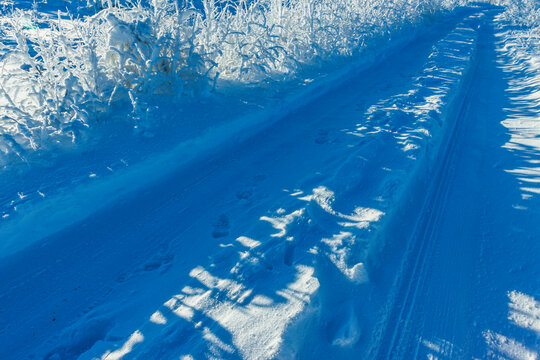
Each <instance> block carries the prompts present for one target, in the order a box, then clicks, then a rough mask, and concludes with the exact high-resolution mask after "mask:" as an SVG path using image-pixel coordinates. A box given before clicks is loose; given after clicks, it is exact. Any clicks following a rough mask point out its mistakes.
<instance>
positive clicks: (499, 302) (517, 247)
mask: <svg viewBox="0 0 540 360" xmlns="http://www.w3.org/2000/svg"><path fill="white" fill-rule="evenodd" d="M499 13H500V9H498V8H494V7H490V6H487V5H485V6H471V7H470V8H469V9H465V10H462V11H460V12H458V13H456V14H455V15H454V16H452V17H449V18H448V19H447V20H446V21H445V22H444V23H436V24H434V25H432V26H431V27H429V28H428V31H426V32H425V33H423V34H421V35H418V37H417V38H415V39H414V41H412V42H410V43H409V44H407V45H406V46H404V47H402V48H401V49H399V50H397V51H394V52H392V53H389V54H388V55H387V56H386V57H385V58H383V59H382V61H380V62H378V63H376V64H374V65H373V66H371V67H370V68H369V69H367V70H365V71H362V72H360V73H359V74H356V75H355V76H354V77H353V78H351V79H350V81H348V82H346V83H345V84H342V85H340V86H339V87H336V88H335V89H334V90H333V91H332V92H330V93H327V94H325V95H324V96H323V97H320V98H318V99H316V100H315V101H313V102H310V103H309V104H307V105H306V106H303V107H301V108H299V109H297V110H295V111H293V112H292V113H290V114H288V115H286V116H283V117H282V118H280V119H279V120H277V121H276V122H275V123H273V124H272V125H271V126H269V127H266V128H265V129H263V130H261V131H260V132H258V133H256V134H254V135H252V136H249V137H247V138H246V137H244V136H241V135H240V136H238V139H239V140H238V141H234V139H233V141H231V142H230V143H227V144H221V145H220V148H219V152H216V153H211V152H210V153H208V152H205V155H204V156H201V158H200V159H198V160H197V161H192V162H190V163H187V164H182V166H178V167H175V164H170V163H169V164H168V166H169V167H170V171H164V172H163V174H164V175H163V176H161V177H160V178H159V179H158V180H155V181H153V182H151V183H149V184H148V185H146V186H144V187H143V188H142V189H138V190H137V191H135V192H129V193H127V194H125V195H123V196H122V197H121V198H120V199H119V200H117V201H115V202H114V203H113V204H111V205H107V206H106V207H105V208H102V209H100V210H98V211H96V212H94V213H93V214H92V215H91V216H89V217H88V218H86V219H84V220H82V221H80V222H77V223H75V224H73V225H70V226H69V227H67V228H64V229H61V230H60V231H57V232H55V233H54V234H52V235H51V236H48V237H47V238H45V239H42V240H39V241H36V242H34V243H33V244H31V245H30V246H28V247H27V248H25V249H23V250H20V251H18V252H16V253H14V254H11V255H10V256H8V257H6V258H4V259H2V263H1V264H0V319H1V325H0V358H1V359H24V358H32V357H33V358H39V359H41V358H45V359H76V358H79V359H95V358H97V359H108V360H111V359H121V358H124V359H132V358H133V359H134V358H137V359H179V358H180V359H190V358H194V359H199V358H226V359H236V358H247V359H267V358H283V359H289V358H301V359H313V358H321V359H330V358H332V359H334V358H335V359H339V358H343V359H351V358H368V359H383V358H388V359H413V358H426V357H428V358H430V359H454V358H509V359H537V358H538V356H539V355H538V354H539V348H540V310H539V309H540V303H539V299H540V263H539V262H538V256H539V254H540V228H539V227H538V225H537V223H538V219H540V200H539V196H540V195H539V193H540V190H539V189H538V179H539V170H538V166H539V165H538V163H539V161H540V142H539V139H540V137H539V135H540V120H539V116H538V114H539V111H540V109H539V107H540V103H539V101H538V100H539V97H538V93H539V86H540V85H538V84H539V83H538V79H540V67H537V68H534V67H533V66H532V65H531V64H530V63H529V62H527V59H519V58H516V57H515V56H510V55H509V53H508V51H507V48H508V46H509V44H510V45H511V42H509V41H510V40H511V39H510V40H508V39H507V37H505V34H506V33H505V31H506V29H505V24H504V23H503V22H502V21H501V20H500V19H499V18H498V17H497V16H498V14H499ZM533 65H534V64H533ZM531 94H532V95H531ZM126 187H131V186H130V185H129V184H126ZM62 196H63V197H64V198H65V197H66V196H69V193H68V194H67V195H66V194H63V195H62ZM96 196H97V195H96ZM76 200H79V201H84V199H82V200H81V199H80V198H77V199H76ZM76 200H74V201H76ZM88 201H89V202H90V203H91V199H88ZM79 206H80V204H79ZM51 216H54V214H52V215H51ZM45 223H46V222H45ZM23 224H24V223H23ZM1 230H2V229H0V231H1ZM21 231H24V232H28V231H29V229H28V228H26V229H22V230H21ZM40 231H41V230H40Z"/></svg>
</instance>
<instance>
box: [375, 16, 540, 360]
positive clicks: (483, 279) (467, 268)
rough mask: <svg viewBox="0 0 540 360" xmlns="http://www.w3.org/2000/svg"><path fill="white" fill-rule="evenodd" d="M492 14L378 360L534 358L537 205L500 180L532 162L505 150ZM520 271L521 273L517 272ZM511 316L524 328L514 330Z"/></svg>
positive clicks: (504, 86) (504, 89)
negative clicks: (519, 165)
mask: <svg viewBox="0 0 540 360" xmlns="http://www.w3.org/2000/svg"><path fill="white" fill-rule="evenodd" d="M498 13H499V11H498V10H497V9H493V10H491V11H488V12H487V15H486V19H484V21H483V22H482V26H481V28H480V37H479V47H478V55H477V60H476V61H477V66H476V68H475V70H474V72H473V74H472V78H471V80H470V86H469V89H468V91H467V93H466V96H465V98H464V103H463V105H462V108H461V111H460V112H459V113H458V117H457V125H456V129H455V130H454V132H453V134H452V137H451V138H450V140H449V145H448V148H447V150H446V152H445V154H444V157H443V158H442V159H441V162H440V164H439V166H440V169H439V170H438V173H437V175H436V177H435V178H434V179H433V182H432V183H431V184H430V187H429V190H428V193H427V194H428V195H427V197H426V200H425V203H424V205H423V206H422V208H421V211H420V212H419V213H418V215H417V222H416V226H415V228H414V231H413V233H412V235H411V237H410V239H409V242H410V245H409V248H408V250H407V253H406V257H405V258H404V262H403V264H402V267H401V270H400V273H399V274H398V277H397V278H396V279H397V280H396V284H395V286H394V294H393V296H392V297H391V299H390V300H389V301H390V306H389V308H390V309H391V310H390V311H389V312H388V313H387V315H386V316H387V318H386V319H387V320H386V322H385V323H384V325H383V327H384V328H385V331H384V337H383V338H382V340H381V341H380V342H379V343H378V344H377V347H376V348H377V351H376V352H375V353H376V354H377V355H375V358H377V359H426V358H427V359H461V358H464V359H465V358H471V357H472V358H497V359H500V358H504V359H525V358H527V359H536V358H537V357H538V352H537V351H538V349H539V348H540V342H539V340H540V338H539V337H538V335H539V333H538V331H537V337H536V340H535V337H534V325H532V324H537V323H538V314H539V312H538V310H533V309H534V307H536V309H538V308H540V306H539V305H540V303H538V302H537V301H536V300H534V297H535V296H536V298H537V299H538V294H539V292H538V291H539V290H540V288H539V285H540V284H539V282H538V280H537V279H538V274H539V270H540V269H539V266H538V265H531V262H534V260H533V258H534V257H535V255H532V254H534V253H537V252H538V246H537V244H536V243H535V244H534V245H533V244H531V243H529V241H530V240H531V239H533V238H536V239H538V234H539V232H538V229H537V225H536V224H535V223H536V220H533V219H534V218H535V217H536V216H538V214H539V208H538V199H533V198H531V196H529V195H523V194H520V191H519V188H518V187H519V184H518V182H517V181H516V179H515V178H513V177H511V176H510V175H508V174H507V173H506V172H505V171H504V169H512V167H515V166H516V165H517V163H519V162H521V161H523V160H522V159H523V157H524V158H530V156H531V155H532V154H531V153H519V152H518V153H517V154H511V153H509V152H508V151H507V150H504V149H503V146H505V142H506V141H507V139H508V138H507V136H508V135H506V134H505V131H506V129H505V128H504V127H503V125H502V122H503V120H505V119H506V118H507V117H508V115H507V114H506V113H505V111H507V110H508V109H511V108H516V103H515V102H514V103H512V100H511V99H512V98H511V97H510V96H509V94H508V87H509V85H508V81H509V79H511V78H510V77H509V76H508V75H506V74H504V73H503V71H502V68H504V66H505V61H508V58H506V59H505V58H504V56H505V54H504V53H501V52H497V49H496V47H497V39H496V37H495V33H496V31H497V28H496V26H497V24H496V22H495V19H496V15H497V14H498ZM499 46H502V45H499ZM512 75H514V76H515V74H512ZM523 107H524V108H525V106H523ZM514 111H517V112H519V110H517V109H516V110H514ZM522 114H523V113H522ZM519 116H523V115H519ZM533 154H534V155H533V156H538V154H539V153H538V152H535V153H533ZM516 155H517V156H516ZM524 200H525V201H524ZM520 202H522V203H523V202H525V203H528V204H527V206H526V207H525V206H519V205H518V203H520ZM520 210H521V211H520ZM531 256H532V257H531ZM523 264H529V265H528V268H527V269H526V270H525V271H524V270H523V266H524V265H523ZM516 269H520V270H518V271H517V273H516ZM533 279H535V280H533ZM531 280H532V281H531ZM521 291H524V292H526V293H522V292H521ZM531 292H532V297H531ZM527 293H528V294H529V295H527ZM516 294H517V295H516ZM516 298H520V300H521V302H520V301H516ZM526 304H529V305H526ZM526 306H532V309H529V310H527V308H526ZM512 309H519V310H512ZM515 311H523V319H527V321H528V324H527V323H525V320H523V319H522V320H523V321H522V322H521V323H518V322H516V321H515ZM512 314H514V315H512ZM507 320H511V321H507ZM512 322H513V324H512ZM531 330H532V332H531ZM501 333H502V334H503V335H501Z"/></svg>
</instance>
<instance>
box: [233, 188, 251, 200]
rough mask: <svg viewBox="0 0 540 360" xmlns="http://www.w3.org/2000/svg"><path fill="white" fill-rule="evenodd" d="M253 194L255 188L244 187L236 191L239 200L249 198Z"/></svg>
mask: <svg viewBox="0 0 540 360" xmlns="http://www.w3.org/2000/svg"><path fill="white" fill-rule="evenodd" d="M252 195H253V189H244V190H240V191H238V192H237V193H236V198H237V199H238V200H248V199H249V198H250V197H251V196H252Z"/></svg>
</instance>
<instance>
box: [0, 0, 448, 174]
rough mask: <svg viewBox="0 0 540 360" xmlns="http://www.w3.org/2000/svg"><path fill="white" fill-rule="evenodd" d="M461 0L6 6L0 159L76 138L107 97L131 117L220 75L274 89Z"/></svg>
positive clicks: (210, 86) (205, 87)
mask: <svg viewBox="0 0 540 360" xmlns="http://www.w3.org/2000/svg"><path fill="white" fill-rule="evenodd" d="M458 3H459V2H456V1H448V0H437V1H432V0H429V1H428V0H414V1H408V0H395V1H381V0H367V1H366V0H318V1H310V0H290V1H281V0H255V1H247V0H241V1H225V0H223V1H221V0H203V1H201V2H200V3H196V4H194V3H192V2H189V1H185V2H176V1H171V0H155V1H152V2H151V4H149V5H141V4H131V5H126V4H124V5H122V3H119V2H117V1H114V2H112V1H102V2H96V3H89V6H88V7H83V8H82V9H81V11H80V13H81V14H83V15H80V14H77V13H65V12H61V11H58V13H57V14H54V13H52V14H51V13H43V12H40V11H39V6H35V8H34V10H20V9H17V6H16V4H15V5H12V6H11V7H10V6H9V5H4V11H3V15H2V17H1V18H0V23H1V24H2V25H1V26H2V27H1V30H0V31H1V33H2V36H3V41H2V44H3V46H2V47H3V49H2V50H1V51H2V58H1V61H0V129H1V132H2V135H1V139H0V153H1V155H0V163H3V164H4V165H5V164H6V163H7V162H9V161H14V159H13V158H14V157H18V158H20V159H22V160H23V161H24V159H25V154H26V153H27V151H29V150H34V151H43V150H44V149H49V150H52V149H57V150H56V151H60V149H61V148H62V147H66V146H70V144H73V143H77V142H78V141H79V139H81V138H83V137H85V136H87V135H88V132H89V129H91V128H92V124H93V123H94V122H96V121H106V119H107V112H108V111H110V109H111V106H113V105H114V104H115V103H118V102H127V103H128V104H130V105H131V112H130V114H129V115H130V120H128V121H133V122H134V123H135V122H136V121H137V120H138V119H139V120H140V118H144V116H145V112H146V110H147V106H148V105H147V104H148V103H149V102H152V100H151V99H150V97H152V96H156V95H159V96H162V95H163V94H166V96H168V97H170V101H176V102H179V101H181V99H182V98H183V97H189V96H198V97H200V96H206V95H207V94H208V93H209V92H211V91H212V90H214V89H215V88H216V87H217V86H220V85H221V84H222V83H227V84H229V85H231V84H236V86H255V85H256V86H273V85H270V84H271V83H275V82H282V81H286V80H287V79H291V78H294V77H298V76H302V72H303V71H305V70H306V68H309V67H314V66H315V67H316V66H322V65H324V64H325V63H328V62H331V61H332V60H335V59H336V58H341V57H353V56H358V55H359V54H361V53H362V51H364V50H365V48H367V47H370V46H371V47H373V46H381V45H383V44H384V42H385V41H388V39H391V38H393V37H396V36H399V34H400V33H403V32H404V31H407V29H409V28H411V27H412V26H415V25H418V24H419V23H422V22H425V21H433V19H434V18H435V17H440V16H443V15H444V12H445V11H448V10H451V9H452V8H453V7H455V6H456V5H458ZM73 7H74V6H72V8H73ZM100 9H101V10H100ZM92 10H94V11H97V12H96V13H95V14H92V15H88V14H87V13H89V12H90V13H91V12H92ZM84 14H87V15H84ZM126 115H128V114H126ZM90 134H91V133H90Z"/></svg>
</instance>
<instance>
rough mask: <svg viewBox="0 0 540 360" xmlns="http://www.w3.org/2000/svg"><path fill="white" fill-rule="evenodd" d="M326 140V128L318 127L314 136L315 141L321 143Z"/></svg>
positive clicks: (324, 142)
mask: <svg viewBox="0 0 540 360" xmlns="http://www.w3.org/2000/svg"><path fill="white" fill-rule="evenodd" d="M327 142H328V130H325V129H319V132H318V135H317V137H316V138H315V143H316V144H319V145H322V144H326V143H327Z"/></svg>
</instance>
